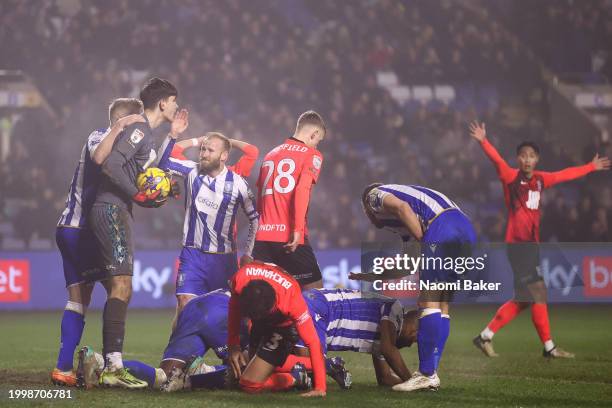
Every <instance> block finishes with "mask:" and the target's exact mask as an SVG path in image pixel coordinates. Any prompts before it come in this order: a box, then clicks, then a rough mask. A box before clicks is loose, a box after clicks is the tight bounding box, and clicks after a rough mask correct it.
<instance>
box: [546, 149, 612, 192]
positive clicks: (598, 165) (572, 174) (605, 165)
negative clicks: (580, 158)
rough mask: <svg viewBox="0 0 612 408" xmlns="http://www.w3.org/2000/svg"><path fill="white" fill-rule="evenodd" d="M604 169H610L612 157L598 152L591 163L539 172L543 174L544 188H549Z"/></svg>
mask: <svg viewBox="0 0 612 408" xmlns="http://www.w3.org/2000/svg"><path fill="white" fill-rule="evenodd" d="M602 170H610V159H609V158H607V157H599V154H596V155H595V157H593V160H592V161H591V162H590V163H587V164H584V165H582V166H575V167H568V168H566V169H563V170H560V171H555V172H545V171H542V172H537V173H538V174H540V175H541V176H542V179H543V181H544V188H548V187H552V186H554V185H555V184H559V183H563V182H565V181H571V180H575V179H578V178H581V177H584V176H586V175H587V174H589V173H591V172H594V171H602Z"/></svg>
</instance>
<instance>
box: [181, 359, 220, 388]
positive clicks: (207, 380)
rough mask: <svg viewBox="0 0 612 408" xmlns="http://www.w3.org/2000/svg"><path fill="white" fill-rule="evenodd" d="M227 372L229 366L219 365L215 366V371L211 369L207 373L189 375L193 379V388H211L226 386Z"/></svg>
mask: <svg viewBox="0 0 612 408" xmlns="http://www.w3.org/2000/svg"><path fill="white" fill-rule="evenodd" d="M226 372H227V366H225V365H218V366H215V371H211V372H209V373H206V374H197V375H192V376H190V377H189V379H190V381H191V388H192V389H195V388H206V389H209V390H216V389H223V388H225V374H226Z"/></svg>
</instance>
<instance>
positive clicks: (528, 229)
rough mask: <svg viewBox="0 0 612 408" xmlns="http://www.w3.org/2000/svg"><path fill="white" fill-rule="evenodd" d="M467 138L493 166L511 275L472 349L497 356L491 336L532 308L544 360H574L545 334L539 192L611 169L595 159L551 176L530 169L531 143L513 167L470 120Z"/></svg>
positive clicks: (534, 153)
mask: <svg viewBox="0 0 612 408" xmlns="http://www.w3.org/2000/svg"><path fill="white" fill-rule="evenodd" d="M470 135H471V136H472V137H473V138H474V139H476V140H477V141H478V142H479V143H480V146H481V147H482V149H483V151H484V152H485V154H486V155H487V157H489V159H490V160H491V161H492V162H493V165H494V166H495V169H496V171H497V175H498V176H499V180H500V181H501V183H502V186H503V189H504V200H505V204H506V208H507V209H508V224H507V225H506V237H505V241H506V243H507V244H508V245H507V255H508V260H509V261H510V265H511V267H512V270H513V272H514V290H515V295H514V299H512V300H509V301H508V302H506V303H504V304H503V305H502V306H501V307H500V308H499V309H498V310H497V312H496V313H495V316H494V317H493V319H491V321H490V322H489V324H488V325H487V326H486V327H485V328H484V330H483V331H482V332H481V333H480V334H479V335H478V336H476V337H475V338H474V340H473V343H474V345H475V346H476V347H477V348H478V349H480V350H481V351H482V352H483V353H484V354H485V355H486V356H488V357H496V356H497V353H496V352H495V350H494V349H493V344H492V342H491V340H492V339H493V336H494V335H495V333H496V332H497V331H498V330H499V329H501V328H502V327H504V326H505V325H506V324H508V323H510V322H511V321H512V320H513V319H514V318H515V317H516V316H517V315H518V314H519V313H521V312H522V311H523V310H525V309H526V308H528V307H530V306H531V320H532V321H533V325H534V326H535V329H536V331H537V332H538V336H539V337H540V341H541V342H542V344H543V346H544V350H543V356H544V357H548V358H573V357H574V354H573V353H570V352H567V351H565V350H563V349H561V348H559V347H557V346H556V345H555V343H554V342H553V340H552V336H551V334H550V322H549V319H548V307H547V304H546V284H545V283H544V280H543V279H542V276H540V274H539V268H540V253H539V247H538V242H539V241H540V198H541V194H542V192H543V191H544V190H545V189H547V188H550V187H552V186H554V185H556V184H559V183H563V182H566V181H570V180H575V179H577V178H581V177H584V176H586V175H587V174H589V173H591V172H594V171H601V170H608V169H610V160H609V159H608V158H607V157H599V155H595V157H594V158H593V160H592V161H591V162H590V163H587V164H585V165H582V166H576V167H568V168H566V169H564V170H560V171H556V172H552V173H549V172H544V171H538V170H536V169H535V167H536V165H537V164H538V161H539V159H540V149H539V147H538V146H537V145H536V144H535V143H533V142H523V143H521V144H519V145H518V147H517V149H516V154H517V162H518V165H519V168H518V169H515V168H512V167H510V166H509V165H508V163H506V161H505V160H504V159H503V158H502V157H501V156H500V154H499V153H498V152H497V150H496V149H495V147H493V145H492V144H491V143H490V142H489V140H488V139H487V134H486V128H485V124H484V123H482V124H481V123H478V122H473V123H472V124H471V125H470Z"/></svg>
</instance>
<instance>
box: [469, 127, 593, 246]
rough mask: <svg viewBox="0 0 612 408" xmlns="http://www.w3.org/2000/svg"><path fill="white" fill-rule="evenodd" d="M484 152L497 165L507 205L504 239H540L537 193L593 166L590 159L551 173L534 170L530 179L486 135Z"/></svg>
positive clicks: (580, 174)
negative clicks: (505, 158) (504, 157)
mask: <svg viewBox="0 0 612 408" xmlns="http://www.w3.org/2000/svg"><path fill="white" fill-rule="evenodd" d="M481 146H482V148H483V150H484V152H485V153H486V154H487V156H489V159H491V161H492V162H493V164H494V165H495V168H496V169H497V175H498V176H499V179H500V181H501V182H502V186H503V188H504V200H505V202H506V208H507V209H508V224H507V225H506V238H505V241H506V242H509V243H511V242H539V241H540V195H541V193H542V191H543V190H544V189H546V188H549V187H552V186H554V185H555V184H558V183H562V182H564V181H569V180H574V179H577V178H580V177H584V176H586V175H587V174H589V173H590V172H592V171H594V170H595V165H594V164H593V163H589V164H585V165H583V166H576V167H568V168H567V169H563V170H561V171H556V172H553V173H549V172H544V171H534V172H533V176H532V177H531V179H528V178H526V177H525V175H524V174H523V173H521V172H520V171H519V170H518V169H514V168H511V167H510V166H509V165H508V163H506V161H505V160H504V159H503V158H502V157H501V156H500V155H499V153H498V152H497V150H496V149H495V147H493V145H492V144H491V143H489V141H488V140H487V139H484V140H483V141H482V142H481Z"/></svg>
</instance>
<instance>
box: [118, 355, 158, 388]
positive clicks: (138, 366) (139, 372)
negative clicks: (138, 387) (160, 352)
mask: <svg viewBox="0 0 612 408" xmlns="http://www.w3.org/2000/svg"><path fill="white" fill-rule="evenodd" d="M123 366H124V367H125V368H127V369H128V370H130V373H132V375H133V376H134V377H136V378H138V379H139V380H142V381H146V382H147V384H149V387H153V385H154V384H155V367H151V366H150V365H148V364H145V363H143V362H140V361H136V360H126V361H124V362H123Z"/></svg>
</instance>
